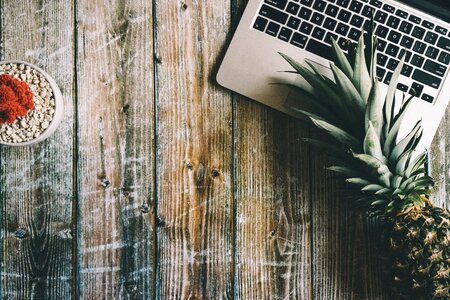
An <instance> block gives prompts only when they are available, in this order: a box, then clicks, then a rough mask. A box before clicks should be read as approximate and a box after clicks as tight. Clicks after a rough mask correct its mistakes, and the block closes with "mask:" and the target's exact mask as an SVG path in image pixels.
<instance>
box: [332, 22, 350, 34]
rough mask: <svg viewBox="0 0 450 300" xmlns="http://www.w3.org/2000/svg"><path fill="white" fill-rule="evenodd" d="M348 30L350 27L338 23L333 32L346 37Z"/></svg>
mask: <svg viewBox="0 0 450 300" xmlns="http://www.w3.org/2000/svg"><path fill="white" fill-rule="evenodd" d="M349 29H350V26H348V25H346V24H344V23H339V24H338V26H337V27H336V30H335V32H336V33H338V34H340V35H343V36H346V35H347V32H348V30H349Z"/></svg>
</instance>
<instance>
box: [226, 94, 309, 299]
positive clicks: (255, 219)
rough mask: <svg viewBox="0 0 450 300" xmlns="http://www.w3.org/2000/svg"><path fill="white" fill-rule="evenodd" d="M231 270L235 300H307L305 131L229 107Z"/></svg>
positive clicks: (240, 105) (249, 109)
mask: <svg viewBox="0 0 450 300" xmlns="http://www.w3.org/2000/svg"><path fill="white" fill-rule="evenodd" d="M235 126H236V129H235V132H236V156H237V157H236V168H237V169H236V186H237V192H236V199H237V209H236V210H237V212H236V213H237V223H236V230H237V234H236V253H237V254H236V256H237V257H236V269H237V270H236V272H237V282H236V285H237V286H236V289H237V295H238V296H239V298H240V299H308V298H309V296H310V293H311V290H310V281H311V272H310V270H311V266H310V260H311V256H310V247H311V244H310V236H309V230H310V191H309V180H308V177H309V163H308V159H309V153H308V146H306V145H304V144H303V143H302V142H301V141H300V138H301V137H305V136H307V134H308V130H307V127H305V126H304V124H301V123H300V122H299V121H298V120H294V119H292V118H289V117H287V116H285V115H283V114H281V113H279V112H275V111H273V110H271V109H269V108H267V107H263V106H262V105H259V104H256V103H254V102H251V100H249V99H244V98H238V99H237V101H236V125H235Z"/></svg>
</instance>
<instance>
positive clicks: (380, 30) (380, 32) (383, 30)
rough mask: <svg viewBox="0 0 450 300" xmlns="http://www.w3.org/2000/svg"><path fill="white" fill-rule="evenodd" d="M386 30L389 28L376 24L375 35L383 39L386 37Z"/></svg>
mask: <svg viewBox="0 0 450 300" xmlns="http://www.w3.org/2000/svg"><path fill="white" fill-rule="evenodd" d="M388 32H389V28H387V27H384V26H383V25H378V26H377V30H376V31H375V33H376V35H377V36H378V37H380V38H383V39H384V38H386V36H387V34H388Z"/></svg>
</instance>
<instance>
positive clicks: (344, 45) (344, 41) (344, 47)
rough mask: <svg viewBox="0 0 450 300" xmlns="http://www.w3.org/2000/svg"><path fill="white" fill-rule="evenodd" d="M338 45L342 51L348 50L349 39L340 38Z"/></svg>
mask: <svg viewBox="0 0 450 300" xmlns="http://www.w3.org/2000/svg"><path fill="white" fill-rule="evenodd" d="M338 45H339V47H340V48H341V49H342V50H347V49H348V44H347V39H345V38H342V37H341V38H339V41H338Z"/></svg>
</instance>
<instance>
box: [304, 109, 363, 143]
mask: <svg viewBox="0 0 450 300" xmlns="http://www.w3.org/2000/svg"><path fill="white" fill-rule="evenodd" d="M310 119H311V121H312V122H313V124H314V125H316V126H317V127H318V128H320V129H322V130H324V131H325V132H327V133H328V134H329V135H331V136H332V137H333V138H335V139H336V140H337V141H339V142H342V143H344V144H347V145H348V146H349V147H350V148H351V149H353V150H354V151H359V150H360V149H361V146H360V143H359V141H358V139H357V138H355V137H354V136H352V135H350V134H349V133H347V132H345V131H344V130H342V129H341V128H339V127H337V126H335V125H333V124H330V123H328V122H327V121H325V120H321V119H318V118H314V117H310Z"/></svg>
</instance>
